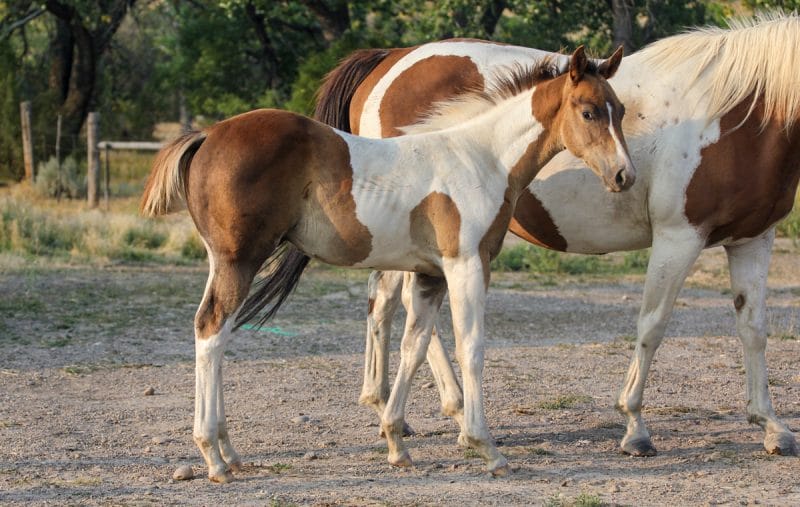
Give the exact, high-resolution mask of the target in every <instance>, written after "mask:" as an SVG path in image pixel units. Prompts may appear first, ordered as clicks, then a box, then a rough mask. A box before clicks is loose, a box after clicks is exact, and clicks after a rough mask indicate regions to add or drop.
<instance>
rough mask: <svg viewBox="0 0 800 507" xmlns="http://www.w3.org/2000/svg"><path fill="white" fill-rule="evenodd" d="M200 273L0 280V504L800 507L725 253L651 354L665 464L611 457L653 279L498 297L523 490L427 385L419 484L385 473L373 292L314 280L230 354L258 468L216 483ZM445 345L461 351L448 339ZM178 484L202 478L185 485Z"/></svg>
mask: <svg viewBox="0 0 800 507" xmlns="http://www.w3.org/2000/svg"><path fill="white" fill-rule="evenodd" d="M797 253H798V251H797V248H795V247H794V246H793V245H792V244H791V243H790V242H786V241H784V242H781V243H780V244H779V246H778V247H777V248H776V252H775V256H774V259H773V269H772V272H771V276H770V293H769V305H770V312H769V325H770V333H771V335H772V336H771V337H770V339H769V346H768V364H769V367H770V371H769V378H770V384H771V389H772V396H773V400H774V403H775V408H776V410H777V412H778V414H779V415H780V416H781V417H782V418H783V420H784V421H785V422H786V423H787V424H788V425H789V427H790V428H791V429H792V430H793V431H795V432H797V431H798V430H799V429H800V398H799V397H798V394H800V369H798V365H800V355H799V354H798V348H799V347H800V345H799V344H798V336H799V335H800V323H798V315H800V314H799V313H798V311H799V310H800V270H799V269H797ZM205 272H206V271H205V267H189V268H175V267H163V268H160V267H156V268H152V267H151V268H134V267H124V266H106V267H103V268H89V267H69V266H48V265H42V264H39V265H33V266H32V265H29V264H28V263H25V262H23V261H21V260H18V259H16V260H15V259H12V258H3V259H0V440H2V442H3V445H2V446H0V504H2V505H14V504H26V505H49V504H53V505H55V504H57V505H173V504H174V505H292V504H297V505H306V504H312V505H373V504H381V505H433V504H448V505H457V504H460V505H490V504H494V505H550V506H555V505H600V504H601V503H605V504H613V505H751V504H763V505H800V479H798V477H800V461H798V458H794V457H780V456H768V455H766V454H765V452H764V451H763V449H762V446H761V441H762V431H761V430H760V428H758V427H756V426H752V425H749V424H748V423H747V421H746V416H745V396H744V371H743V368H742V361H741V346H740V344H739V341H738V339H737V338H736V337H735V330H734V319H733V308H732V304H731V297H730V292H729V291H728V290H727V286H728V281H727V271H726V269H725V265H724V254H723V252H722V251H721V250H719V249H717V250H711V251H709V252H706V253H704V255H703V256H702V257H701V259H700V261H698V264H697V265H696V266H695V270H694V272H693V274H692V275H691V277H690V279H689V283H688V284H687V287H685V288H684V290H683V291H682V293H681V295H680V297H679V302H678V305H677V307H676V311H675V314H674V316H673V318H672V321H671V323H670V326H669V328H668V331H667V336H668V338H667V339H666V340H665V343H664V345H663V346H662V348H661V349H660V350H659V352H658V354H657V355H656V361H655V364H654V367H653V370H652V373H651V376H650V379H649V382H648V387H647V390H646V391H645V404H646V410H645V418H646V421H647V422H648V425H649V428H650V432H651V434H652V435H653V441H654V444H655V445H656V446H657V448H658V450H659V454H658V456H656V457H653V458H631V457H628V456H624V455H622V454H620V453H619V452H618V443H619V440H620V439H621V437H622V435H623V433H624V426H623V422H624V421H623V418H622V417H621V416H620V415H619V414H617V413H616V412H615V411H614V409H613V401H614V397H615V395H616V393H617V390H618V389H619V387H620V383H621V381H622V377H623V375H624V372H625V371H626V369H627V365H628V361H629V358H630V354H631V340H632V337H633V336H634V335H635V329H636V322H635V318H636V315H637V312H638V305H639V302H640V300H641V285H642V284H641V282H642V279H643V277H642V276H624V277H615V278H605V279H598V278H595V277H568V278H566V277H565V278H560V277H553V276H533V275H525V274H502V275H499V276H496V277H495V279H494V280H493V287H492V290H491V291H490V298H489V306H488V314H487V329H488V333H489V337H488V349H487V357H486V370H485V379H486V383H485V393H486V399H487V410H488V419H489V424H490V427H491V430H492V432H493V435H494V436H495V438H496V439H497V440H498V442H499V444H500V446H501V447H500V449H501V451H502V452H503V453H504V454H505V455H506V456H507V457H508V458H509V461H510V463H511V465H512V470H513V473H512V474H511V475H510V476H508V477H506V478H500V479H495V478H492V477H490V476H489V475H487V474H486V473H485V471H484V467H483V463H482V462H481V460H480V459H479V458H476V457H474V455H473V454H472V453H471V452H470V451H465V450H464V449H461V448H459V447H458V445H457V443H456V438H457V435H458V429H457V426H456V424H455V423H454V422H453V421H451V420H449V419H448V418H446V417H443V416H441V415H440V414H439V409H438V400H437V395H436V389H435V388H433V387H432V383H431V375H430V372H429V370H428V368H427V366H423V368H422V369H421V370H420V373H419V374H418V377H417V381H416V383H415V388H414V391H413V393H412V398H411V400H410V401H409V406H408V422H409V423H410V424H411V425H412V426H413V427H414V428H415V429H416V430H417V432H418V434H417V435H416V436H414V437H411V438H409V439H408V445H409V447H410V451H411V454H412V458H413V459H414V460H415V466H414V467H412V468H409V469H396V468H392V467H391V466H389V465H388V464H387V463H386V446H385V443H384V442H383V441H382V440H381V439H380V438H379V437H378V426H377V419H376V417H375V416H374V415H373V413H372V412H371V410H368V409H367V408H364V407H361V406H359V405H358V404H357V401H356V400H357V399H358V394H359V390H360V383H361V376H362V357H361V354H362V352H363V347H364V345H363V340H364V337H363V334H364V317H365V312H366V296H365V279H366V276H367V273H364V272H354V271H345V270H330V269H322V268H315V269H312V270H310V271H309V272H308V273H307V274H306V277H305V279H304V281H303V282H302V283H301V286H300V287H299V289H298V292H297V293H296V294H295V296H294V297H293V299H292V300H291V301H290V302H289V304H288V305H287V306H286V307H285V308H284V309H283V311H282V312H281V313H280V314H279V316H278V318H277V319H276V320H275V321H274V322H272V323H270V324H269V328H267V329H257V330H243V331H240V332H239V333H237V335H236V336H235V338H234V340H233V341H232V343H231V345H230V347H229V350H228V352H227V353H226V357H227V359H228V361H227V363H226V366H225V395H226V403H227V410H228V420H229V429H230V432H231V435H232V439H233V442H234V444H235V445H236V446H237V449H238V450H239V452H240V454H241V455H242V457H243V459H244V461H245V464H246V466H245V470H244V471H243V473H242V474H240V475H239V476H238V477H237V480H236V481H235V482H233V483H231V484H228V485H223V486H220V485H215V484H211V483H209V482H208V481H207V480H206V479H205V473H206V470H205V467H204V464H203V461H202V459H201V458H200V455H199V452H198V451H197V449H196V448H195V446H194V444H193V442H192V438H191V431H192V417H193V394H194V364H193V342H192V336H191V328H192V317H193V314H194V311H195V308H196V304H197V302H198V301H199V298H200V296H201V292H202V289H203V286H204V284H205ZM444 320H445V321H446V320H447V319H444ZM400 324H401V322H400V320H399V319H398V321H397V322H396V325H395V337H396V339H395V340H394V344H393V345H394V350H395V352H394V353H393V354H394V355H393V364H394V365H396V363H397V352H396V350H397V342H398V341H399V336H397V334H399V331H400ZM444 337H445V340H446V343H447V345H448V347H449V349H450V350H452V348H453V347H452V332H451V331H450V329H449V327H448V326H445V331H444ZM150 387H152V388H153V390H154V394H153V395H149V396H148V395H145V390H146V389H148V388H150ZM301 416H305V417H301ZM182 465H191V466H193V467H194V471H195V473H196V474H197V478H196V479H194V480H190V481H174V480H173V479H172V474H173V471H174V470H175V469H176V468H177V467H179V466H182Z"/></svg>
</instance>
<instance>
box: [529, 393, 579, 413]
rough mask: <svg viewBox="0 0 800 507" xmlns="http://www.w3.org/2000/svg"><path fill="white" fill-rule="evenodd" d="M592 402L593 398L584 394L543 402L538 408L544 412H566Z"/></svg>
mask: <svg viewBox="0 0 800 507" xmlns="http://www.w3.org/2000/svg"><path fill="white" fill-rule="evenodd" d="M590 401H592V397H591V396H587V395H584V394H565V395H563V396H559V397H557V398H555V399H552V400H547V401H542V402H540V403H539V404H538V407H539V408H541V409H544V410H565V409H568V408H575V407H576V406H578V405H581V404H583V403H589V402H590Z"/></svg>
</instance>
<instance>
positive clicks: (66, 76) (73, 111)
mask: <svg viewBox="0 0 800 507" xmlns="http://www.w3.org/2000/svg"><path fill="white" fill-rule="evenodd" d="M135 1H136V0H114V1H113V2H111V3H110V4H108V5H106V6H105V8H104V14H105V16H103V18H101V20H100V21H96V23H95V24H94V25H93V28H92V29H90V28H89V27H88V26H86V25H84V24H83V23H84V17H83V16H82V15H81V14H80V13H79V12H78V11H77V8H76V7H74V4H73V3H72V2H63V3H62V2H61V1H59V0H47V1H46V3H45V5H46V7H47V11H48V12H50V13H51V14H52V15H53V16H55V17H56V40H55V41H53V43H52V44H51V49H52V50H53V61H52V64H51V68H50V86H51V88H54V91H55V92H57V93H56V96H57V97H58V98H59V100H60V104H59V112H60V113H61V114H62V115H63V129H64V135H65V136H67V138H68V139H76V138H77V137H78V135H79V134H80V131H81V128H82V127H83V123H84V121H85V120H86V116H87V114H88V113H89V108H90V107H91V104H92V100H93V99H94V94H95V86H96V84H97V64H98V61H99V59H100V57H101V55H102V54H103V53H104V52H105V50H106V49H107V48H108V46H109V44H110V43H111V38H112V37H113V35H114V33H115V32H116V31H117V29H118V28H119V25H120V24H121V23H122V19H123V18H124V17H125V15H126V14H127V12H128V9H129V8H131V7H132V6H133V4H134V3H135ZM65 85H66V86H65ZM74 146H75V143H69V142H68V143H65V147H64V148H65V149H64V151H65V153H64V156H66V155H69V151H70V150H72V148H73V147H74Z"/></svg>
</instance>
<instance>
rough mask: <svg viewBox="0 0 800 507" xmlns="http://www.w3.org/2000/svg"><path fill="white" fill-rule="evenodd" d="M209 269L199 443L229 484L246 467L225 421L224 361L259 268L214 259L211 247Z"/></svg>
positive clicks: (202, 314) (212, 472)
mask: <svg viewBox="0 0 800 507" xmlns="http://www.w3.org/2000/svg"><path fill="white" fill-rule="evenodd" d="M209 266H210V273H209V277H208V283H207V284H206V291H205V294H204V295H203V301H202V302H201V303H200V307H199V308H198V310H197V314H196V315H195V360H196V366H195V380H196V382H195V417H194V432H193V434H194V441H195V443H196V444H197V446H198V448H199V449H200V452H201V453H202V454H203V458H204V459H205V462H206V465H207V466H208V477H209V479H211V480H212V481H214V482H229V481H230V480H231V479H232V478H233V475H232V473H231V468H234V469H237V468H238V467H239V466H240V465H241V460H240V459H239V456H238V454H237V453H236V451H235V450H234V449H233V446H232V445H231V443H230V438H229V436H228V431H227V426H226V422H225V408H224V400H223V396H222V360H223V353H224V351H225V344H226V343H227V342H228V340H229V339H230V336H231V331H232V329H233V325H234V320H235V319H234V317H235V312H236V310H237V309H238V308H239V306H240V305H241V304H242V302H243V301H244V299H245V297H246V296H247V292H248V289H249V288H250V283H251V282H252V280H253V277H254V276H255V273H256V271H257V269H258V267H257V266H255V265H254V264H245V263H234V262H228V261H224V260H219V259H215V258H214V255H213V254H212V252H211V250H210V249H209Z"/></svg>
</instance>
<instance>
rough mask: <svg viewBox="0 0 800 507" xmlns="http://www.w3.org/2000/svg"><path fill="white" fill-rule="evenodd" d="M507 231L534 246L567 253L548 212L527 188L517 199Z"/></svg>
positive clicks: (564, 243)
mask: <svg viewBox="0 0 800 507" xmlns="http://www.w3.org/2000/svg"><path fill="white" fill-rule="evenodd" d="M509 230H510V231H511V232H513V233H514V234H516V235H517V236H519V237H520V238H522V239H524V240H525V241H527V242H529V243H533V244H534V245H539V246H542V247H545V248H549V249H551V250H558V251H559V252H566V251H567V240H566V239H564V237H563V236H562V235H561V233H560V232H559V230H558V226H557V225H556V224H555V222H554V221H553V217H552V216H550V212H549V211H547V208H545V207H544V205H543V204H542V202H541V201H540V200H539V199H538V198H537V197H536V196H535V195H533V193H532V192H531V191H530V190H529V189H528V188H526V189H525V190H523V191H522V193H521V194H520V196H519V199H517V206H516V208H514V217H513V218H512V219H511V225H510V226H509Z"/></svg>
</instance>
